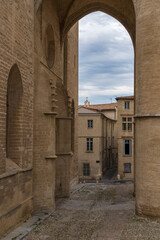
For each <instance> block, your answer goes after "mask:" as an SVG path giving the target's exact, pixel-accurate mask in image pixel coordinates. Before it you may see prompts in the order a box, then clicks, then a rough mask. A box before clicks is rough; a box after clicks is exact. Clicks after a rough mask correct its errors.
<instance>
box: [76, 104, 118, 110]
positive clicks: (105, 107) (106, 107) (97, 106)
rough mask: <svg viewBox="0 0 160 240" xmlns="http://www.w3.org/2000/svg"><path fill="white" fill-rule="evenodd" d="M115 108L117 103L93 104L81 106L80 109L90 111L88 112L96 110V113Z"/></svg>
mask: <svg viewBox="0 0 160 240" xmlns="http://www.w3.org/2000/svg"><path fill="white" fill-rule="evenodd" d="M116 106H117V103H108V104H95V105H89V106H84V105H81V106H79V108H80V107H83V108H86V109H90V110H98V111H105V110H106V111H107V110H115V107H116Z"/></svg>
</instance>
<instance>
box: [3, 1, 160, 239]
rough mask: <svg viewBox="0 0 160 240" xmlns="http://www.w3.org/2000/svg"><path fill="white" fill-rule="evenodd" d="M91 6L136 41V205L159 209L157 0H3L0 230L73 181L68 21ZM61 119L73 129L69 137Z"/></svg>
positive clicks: (143, 211) (72, 57)
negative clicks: (124, 29)
mask: <svg viewBox="0 0 160 240" xmlns="http://www.w3.org/2000/svg"><path fill="white" fill-rule="evenodd" d="M93 11H103V12H105V13H107V14H110V15H112V16H113V17H115V18H116V19H117V20H119V21H120V22H121V23H122V24H123V25H124V26H125V27H126V29H127V30H128V32H129V34H130V36H131V38H132V41H133V45H134V49H135V126H136V127H135V163H136V164H135V180H136V185H135V186H136V187H135V194H136V212H137V213H138V214H140V215H149V216H160V202H159V199H160V191H159V189H160V187H159V172H160V164H159V158H160V157H159V156H160V148H159V142H160V127H159V117H160V105H159V91H160V81H159V76H160V68H159V62H160V58H159V49H160V36H159V28H160V3H159V1H158V0H155V1H150V0H145V1H144V0H115V1H113V0H99V1H96V0H81V1H79V0H74V1H73V0H61V1H57V0H34V1H33V0H27V1H23V0H12V1H11V0H8V1H5V0H1V1H0V26H1V28H0V51H1V55H0V86H1V88H0V89H1V92H0V113H1V115H0V133H1V134H0V146H1V148H0V156H1V157H0V196H1V198H0V235H3V234H4V233H5V232H6V231H8V230H9V229H11V228H12V227H13V225H16V224H17V223H19V222H20V221H22V220H23V219H25V218H27V217H28V216H30V214H31V213H32V212H33V211H42V210H44V211H47V210H51V209H54V207H55V203H54V199H55V195H58V196H68V194H69V187H70V182H71V184H72V185H73V184H74V183H76V182H77V176H78V174H77V172H78V171H77V160H76V159H77V158H76V155H77V150H76V149H77V142H76V141H77V140H76V139H77V130H76V129H77V124H76V121H77V115H76V106H77V89H78V85H77V80H76V79H77V77H78V64H77V62H78V55H77V50H78V41H77V39H78V34H77V32H78V29H77V26H75V27H74V30H73V29H71V28H72V27H73V26H74V24H75V23H77V22H78V20H79V19H80V18H82V17H84V16H85V15H86V14H88V13H91V12H93ZM70 29H71V32H69V30H70ZM15 85H16V89H15ZM13 93H14V95H13ZM13 100H14V104H13ZM62 110H63V111H62ZM66 126H67V127H68V129H73V130H74V134H71V131H69V130H68V132H67V136H68V137H67V136H65V137H66V138H67V143H68V144H67V145H66V144H65V143H66V139H65V138H64V139H63V134H64V131H63V130H62V129H63V128H64V127H65V128H66ZM58 131H59V136H60V137H61V138H59V139H56V136H57V132H58ZM151 159H152V161H151Z"/></svg>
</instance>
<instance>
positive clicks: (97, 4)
mask: <svg viewBox="0 0 160 240" xmlns="http://www.w3.org/2000/svg"><path fill="white" fill-rule="evenodd" d="M94 11H102V12H104V13H107V14H109V15H111V16H112V17H114V18H116V19H117V20H118V21H119V22H121V23H122V25H124V27H125V28H126V29H127V31H128V32H129V34H130V36H131V39H132V41H133V44H134V43H135V8H134V4H133V2H132V0H130V1H128V0H121V1H119V0H118V1H117V0H116V1H112V0H107V1H106V0H101V1H96V0H94V1H91V0H88V1H85V0H82V1H81V2H80V3H79V1H77V0H75V1H73V3H72V5H70V7H69V8H68V11H67V13H66V17H65V19H64V20H63V22H62V38H63V36H65V34H66V32H67V31H68V30H69V29H70V28H71V27H72V26H73V25H74V24H75V23H76V22H77V21H78V20H80V19H81V18H82V17H84V16H86V15H87V14H89V13H91V12H94Z"/></svg>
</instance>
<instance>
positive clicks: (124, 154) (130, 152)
mask: <svg viewBox="0 0 160 240" xmlns="http://www.w3.org/2000/svg"><path fill="white" fill-rule="evenodd" d="M126 141H129V154H127V153H126V148H125V147H126ZM123 156H125V157H131V156H132V139H123Z"/></svg>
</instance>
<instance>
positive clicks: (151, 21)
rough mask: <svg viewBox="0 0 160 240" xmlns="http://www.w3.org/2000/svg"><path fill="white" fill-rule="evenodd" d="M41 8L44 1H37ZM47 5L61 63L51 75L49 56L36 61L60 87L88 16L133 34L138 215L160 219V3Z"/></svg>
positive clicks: (122, 0)
mask: <svg viewBox="0 0 160 240" xmlns="http://www.w3.org/2000/svg"><path fill="white" fill-rule="evenodd" d="M36 2H37V3H38V2H41V1H38V0H37V1H36ZM44 3H45V6H44V11H46V14H45V15H43V16H44V21H43V24H42V25H43V26H42V33H43V28H44V27H45V25H46V24H48V23H52V24H53V25H54V30H55V31H54V32H55V41H56V50H57V58H56V59H55V66H54V69H52V72H51V71H48V69H47V67H46V64H45V61H43V56H41V59H40V60H38V58H40V54H39V56H38V55H37V58H36V61H37V62H38V61H41V65H43V68H44V69H45V72H47V75H48V76H49V77H50V79H54V82H56V78H61V80H62V81H63V72H64V68H63V64H62V62H63V60H64V56H63V42H64V39H65V36H66V34H67V33H68V31H69V29H71V27H72V26H73V25H74V24H75V23H76V22H77V21H78V20H79V19H80V18H82V17H83V16H85V15H86V14H88V13H91V12H93V11H98V10H100V11H103V12H105V13H108V14H110V15H111V16H113V17H115V18H116V19H117V20H119V21H120V22H121V23H122V24H123V25H124V26H125V28H126V29H127V30H128V32H129V34H130V36H131V38H132V41H133V44H134V46H135V57H136V59H135V69H136V71H135V76H136V79H135V114H136V116H135V122H136V127H135V138H136V141H135V160H136V169H135V170H136V171H135V179H136V209H137V213H138V214H146V215H152V216H160V202H159V199H160V187H159V171H160V165H159V158H160V157H159V156H160V148H159V143H160V128H159V117H160V104H159V91H160V80H159V76H160V68H159V64H160V58H159V49H160V36H159V28H160V6H159V1H158V0H155V1H154V3H153V1H150V0H145V1H144V0H133V1H132V0H114V1H113V0H81V1H79V0H61V1H56V0H52V1H51V0H46V1H44ZM47 4H48V7H47ZM35 6H36V5H35ZM47 10H48V12H47ZM37 36H38V35H37ZM42 38H43V34H42ZM37 62H36V64H37ZM42 62H43V63H42ZM37 66H40V64H39V65H38V64H37ZM37 66H36V67H35V69H36V70H37V69H38V67H37ZM41 69H42V66H41ZM37 71H38V70H37ZM46 121H47V120H46ZM53 135H54V134H53ZM44 175H45V173H44ZM49 187H50V186H49ZM44 189H45V188H44ZM50 192H51V191H50ZM37 196H38V195H37ZM39 202H40V203H41V204H42V205H43V204H44V203H43V201H42V202H41V201H39Z"/></svg>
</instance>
